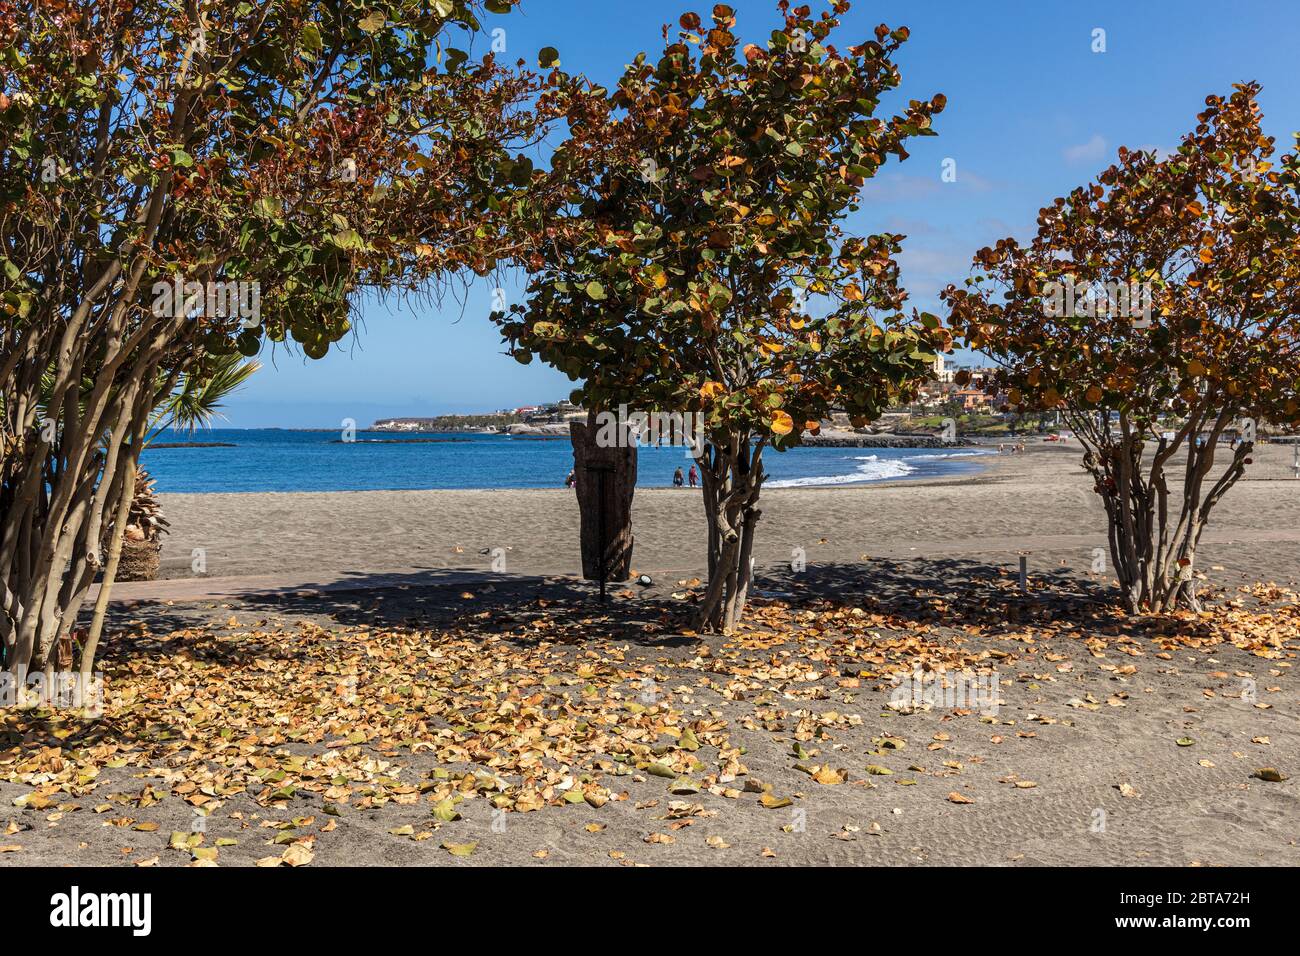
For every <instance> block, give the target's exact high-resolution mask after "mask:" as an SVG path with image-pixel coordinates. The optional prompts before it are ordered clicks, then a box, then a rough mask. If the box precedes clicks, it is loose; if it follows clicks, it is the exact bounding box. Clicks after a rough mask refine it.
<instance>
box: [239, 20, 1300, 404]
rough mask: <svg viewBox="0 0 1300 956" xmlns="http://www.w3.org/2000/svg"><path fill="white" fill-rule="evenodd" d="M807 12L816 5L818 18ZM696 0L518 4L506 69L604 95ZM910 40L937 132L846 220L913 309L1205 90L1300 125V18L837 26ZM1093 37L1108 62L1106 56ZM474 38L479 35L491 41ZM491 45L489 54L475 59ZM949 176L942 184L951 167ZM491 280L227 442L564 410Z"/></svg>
mask: <svg viewBox="0 0 1300 956" xmlns="http://www.w3.org/2000/svg"><path fill="white" fill-rule="evenodd" d="M733 6H734V7H735V8H736V10H737V14H738V18H739V22H738V27H737V30H738V32H739V33H740V34H741V36H742V37H743V38H744V40H745V41H747V42H748V41H754V42H764V40H765V38H766V36H767V34H768V32H770V30H771V29H772V28H773V27H774V26H775V25H776V24H777V22H778V18H777V14H776V4H775V2H768V0H758V2H752V0H740V2H736V3H733ZM811 6H812V9H813V11H814V12H815V13H817V12H819V11H820V10H821V9H823V7H824V4H822V3H821V2H813V3H812V4H811ZM711 9H712V3H707V4H706V3H699V4H694V5H691V4H689V3H686V2H684V0H673V2H665V0H523V2H522V6H521V8H520V9H519V10H518V11H516V12H515V13H512V14H510V15H509V16H503V17H489V18H488V21H487V24H486V25H487V27H488V28H489V29H491V28H493V27H498V26H499V27H501V28H503V29H504V30H505V31H506V33H505V40H506V44H507V55H508V57H509V58H510V59H511V60H513V59H515V58H517V57H523V58H525V59H527V60H528V61H529V62H530V63H531V62H533V61H534V60H535V57H536V54H537V51H538V50H539V49H541V48H542V47H544V46H554V47H556V48H557V49H558V50H559V51H560V54H561V60H562V63H563V66H564V68H565V69H566V70H569V71H570V72H583V73H586V74H587V75H589V76H591V77H593V78H595V79H597V80H599V81H601V82H604V83H612V82H613V81H614V80H615V79H616V77H617V76H618V75H619V73H620V72H621V70H622V67H623V65H624V64H625V63H627V62H628V61H629V60H630V59H631V58H632V56H633V55H635V53H636V52H637V51H639V50H649V51H654V50H658V49H661V47H662V41H661V35H660V29H661V27H662V25H663V24H664V23H666V22H673V23H675V22H676V20H677V17H678V16H679V15H680V14H681V13H682V12H683V11H686V10H695V11H696V12H698V13H700V14H701V15H702V16H706V15H707V14H708V12H709V10H711ZM881 22H884V23H888V24H889V25H890V26H900V25H906V26H907V27H909V28H910V29H911V31H912V37H911V39H910V40H909V41H908V42H907V43H906V44H905V45H904V47H903V49H902V51H901V53H900V55H899V59H898V62H899V64H900V68H901V70H902V73H903V86H902V89H901V90H900V91H899V92H898V94H897V95H896V96H895V97H891V98H890V99H887V100H886V101H885V103H884V107H885V108H887V109H889V110H890V112H891V113H892V112H893V111H895V109H896V108H898V105H901V104H902V103H903V102H904V101H905V99H906V98H908V97H913V96H915V97H928V96H930V95H931V94H933V93H936V92H942V93H944V94H945V95H946V96H947V97H948V106H947V109H946V110H945V111H944V113H942V114H941V115H940V116H939V117H938V118H937V119H936V123H935V128H936V130H937V131H938V133H939V135H938V136H936V137H932V138H928V139H918V140H913V141H912V155H911V158H909V159H908V160H907V162H905V163H902V164H898V163H892V164H890V165H888V166H886V167H885V169H884V170H882V171H881V174H880V175H879V176H878V177H877V179H876V180H874V181H873V182H871V183H869V184H868V186H867V191H866V198H865V201H864V204H863V209H862V211H861V212H860V213H859V214H858V216H857V217H856V219H855V220H854V221H853V223H852V226H853V228H854V229H855V230H856V231H858V232H861V233H867V232H873V231H882V230H889V231H895V232H902V233H904V234H906V235H907V236H908V239H907V240H906V241H905V242H904V250H905V251H904V253H903V256H902V260H901V262H902V267H903V278H904V283H905V285H906V287H907V288H908V290H909V291H910V293H911V296H912V300H911V301H912V303H913V304H914V305H916V306H918V307H919V308H923V309H925V308H928V309H932V310H937V309H938V301H937V298H936V295H937V292H938V290H939V289H941V288H942V287H943V286H944V285H945V284H947V283H948V282H952V281H959V280H960V279H961V278H962V277H964V276H965V275H966V274H967V271H968V267H969V262H970V257H971V254H972V253H973V252H974V251H975V250H976V249H978V248H980V247H981V246H983V245H987V244H989V243H990V242H992V241H994V240H996V239H998V238H1000V237H1002V236H1007V235H1015V236H1019V237H1022V238H1024V237H1026V236H1028V235H1030V234H1031V233H1032V229H1033V224H1034V220H1035V218H1036V216H1037V213H1038V209H1039V208H1040V207H1041V206H1043V205H1045V204H1047V203H1048V202H1050V201H1051V200H1052V199H1053V198H1054V197H1056V196H1058V195H1062V194H1064V193H1066V192H1068V191H1069V190H1070V189H1071V188H1073V187H1074V186H1076V185H1079V184H1081V183H1084V182H1086V181H1088V180H1089V179H1090V178H1092V177H1093V176H1095V175H1096V174H1097V173H1098V172H1099V171H1100V170H1101V169H1103V168H1104V167H1105V166H1107V165H1108V164H1109V163H1110V162H1111V160H1112V159H1113V157H1114V154H1115V150H1116V148H1117V147H1118V146H1120V145H1121V144H1122V145H1127V146H1130V147H1134V148H1137V147H1145V148H1149V147H1158V148H1162V149H1172V148H1173V147H1175V146H1176V145H1177V144H1178V141H1179V139H1180V137H1181V135H1182V134H1183V133H1184V132H1186V131H1187V130H1189V129H1191V128H1192V126H1193V125H1194V124H1195V115H1196V113H1197V111H1198V110H1199V109H1200V108H1201V107H1202V106H1203V103H1204V98H1205V96H1206V94H1207V93H1210V92H1220V93H1222V92H1227V91H1229V90H1230V88H1231V84H1233V83H1235V82H1244V81H1247V80H1258V81H1259V82H1260V83H1262V84H1263V86H1264V91H1263V94H1262V97H1261V105H1262V107H1263V110H1264V117H1265V126H1266V131H1267V132H1268V133H1270V134H1271V135H1273V136H1275V137H1277V140H1278V146H1279V148H1280V150H1282V151H1285V150H1287V149H1289V148H1290V146H1291V142H1292V140H1291V134H1292V132H1293V131H1295V130H1300V96H1297V88H1298V87H1300V81H1298V80H1297V50H1296V42H1297V40H1298V39H1300V4H1295V3H1291V2H1289V0H1285V2H1284V0H1278V2H1240V0H1238V2H1234V3H1231V4H1224V3H1221V2H1219V3H1212V2H1205V0H1184V2H1173V0H1170V2H1157V0H1129V2H1124V3H1113V2H1090V3H1086V4H1083V3H1079V4H1076V3H1068V2H1065V0H1055V2H1054V0H1025V2H1010V0H1004V2H997V0H981V2H976V3H972V2H968V0H910V2H902V0H899V2H858V3H855V4H854V7H853V9H852V10H851V11H850V13H849V14H848V15H847V17H846V18H845V26H844V27H843V28H842V33H843V35H844V36H846V37H849V38H852V41H853V42H857V41H858V40H861V39H864V38H866V37H868V36H869V35H870V34H871V30H872V29H873V28H874V26H875V25H876V24H877V23H881ZM1096 29H1101V30H1104V31H1105V46H1106V49H1105V52H1104V53H1094V52H1093V51H1092V46H1093V42H1094V39H1093V38H1094V33H1093V31H1094V30H1096ZM480 42H481V40H480ZM483 48H484V49H486V46H484V47H483ZM948 159H951V160H953V161H955V164H956V181H955V182H944V181H943V179H942V176H941V173H942V170H943V164H944V161H945V160H948ZM490 308H491V284H488V283H479V284H476V285H474V286H472V287H470V288H469V289H468V290H466V292H465V294H464V295H463V296H462V297H461V301H451V300H448V301H445V302H443V303H441V304H436V305H429V304H425V305H409V306H396V305H394V306H391V307H387V306H380V305H371V306H368V307H366V308H365V309H364V310H363V314H362V320H361V322H359V323H357V325H358V335H357V336H356V338H355V339H354V340H352V341H345V342H344V343H342V345H343V347H342V348H341V349H340V350H338V351H337V352H331V353H330V355H329V356H327V357H326V358H325V359H322V360H320V361H315V362H313V361H310V360H305V359H303V358H301V357H300V356H292V355H286V354H283V353H281V354H279V355H277V356H274V357H271V356H264V361H265V363H266V367H265V368H264V369H263V370H262V371H260V372H259V373H258V374H257V375H256V376H254V378H253V379H252V381H251V382H250V383H249V384H248V385H247V386H246V387H245V388H244V389H243V390H242V391H241V392H239V393H238V394H237V395H235V396H233V397H232V398H231V399H230V401H229V403H228V406H227V418H228V420H229V422H228V423H229V425H231V426H234V427H248V428H256V427H266V426H279V427H295V426H296V427H320V428H335V427H338V426H339V423H340V422H341V421H342V420H343V419H345V418H352V419H355V420H356V421H357V422H358V423H359V424H360V425H362V426H365V425H368V424H369V423H370V422H371V421H373V420H374V419H375V418H382V417H388V416H397V415H436V414H443V413H456V412H473V411H482V410H490V409H494V408H498V407H503V406H515V405H521V404H530V403H533V402H538V401H545V400H550V399H557V398H561V397H564V396H565V395H567V394H568V391H569V389H570V388H571V387H572V386H571V383H570V382H569V381H568V379H567V378H566V377H565V376H563V375H561V374H559V373H558V372H554V371H552V370H550V369H548V368H545V367H544V366H541V365H540V364H538V363H534V364H532V365H530V366H527V367H525V366H521V365H519V364H518V363H517V362H515V361H514V360H513V359H512V358H510V357H509V356H506V355H504V354H502V347H501V344H500V339H499V337H498V335H497V332H496V330H495V328H494V327H493V326H492V324H491V323H490V322H489V321H488V318H487V315H488V312H489V310H490Z"/></svg>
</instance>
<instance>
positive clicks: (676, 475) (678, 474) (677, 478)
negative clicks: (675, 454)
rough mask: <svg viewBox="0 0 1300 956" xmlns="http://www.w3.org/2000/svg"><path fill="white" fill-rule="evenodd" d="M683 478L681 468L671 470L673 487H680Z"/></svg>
mask: <svg viewBox="0 0 1300 956" xmlns="http://www.w3.org/2000/svg"><path fill="white" fill-rule="evenodd" d="M684 480H685V479H683V478H682V470H681V468H678V469H677V470H676V471H674V472H673V487H674V488H680V487H681V486H682V483H683V481H684Z"/></svg>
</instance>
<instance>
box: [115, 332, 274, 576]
mask: <svg viewBox="0 0 1300 956" xmlns="http://www.w3.org/2000/svg"><path fill="white" fill-rule="evenodd" d="M261 367H262V366H261V364H260V363H258V362H255V361H252V360H249V359H245V358H244V357H243V356H242V355H240V354H239V353H237V352H236V353H232V354H230V355H214V356H212V357H211V358H210V359H209V360H208V361H207V362H205V363H204V365H203V366H202V367H200V368H199V369H197V370H195V371H194V372H192V373H189V374H187V375H185V376H184V377H183V378H182V379H181V380H180V382H179V383H178V384H177V386H176V387H175V388H174V389H172V390H171V391H170V392H168V393H167V394H166V397H165V398H164V400H163V401H162V402H161V403H160V404H159V405H158V407H157V408H156V409H155V410H154V413H153V416H152V418H151V419H150V422H149V429H148V434H147V435H146V437H145V439H144V442H143V443H142V444H141V451H143V450H144V449H145V448H148V447H149V445H150V444H152V443H153V442H154V441H155V440H156V439H157V438H158V436H159V435H162V434H163V433H164V432H166V431H167V430H168V429H171V430H173V431H179V432H185V433H187V434H188V435H189V436H190V437H193V436H194V434H195V433H196V432H197V431H199V430H200V429H203V428H207V429H210V428H212V427H213V425H214V424H215V423H216V421H217V420H218V419H219V418H224V417H225V416H224V415H222V414H221V412H220V409H221V406H222V403H223V402H224V401H225V399H226V398H227V397H228V396H229V395H230V394H231V393H232V392H234V391H235V390H236V389H238V388H239V387H240V386H242V385H243V384H244V383H245V382H247V381H248V379H249V378H250V377H251V376H252V374H253V373H254V372H256V371H257V370H258V369H259V368H261ZM167 527H168V522H167V519H166V518H165V517H164V516H163V512H162V505H161V503H160V502H159V501H158V495H157V493H156V492H155V490H154V482H153V479H152V478H151V477H149V473H148V472H147V471H144V470H140V471H137V472H136V474H135V489H134V494H133V495H132V496H131V503H130V505H129V507H128V510H127V517H126V524H125V526H124V528H123V537H124V538H125V541H126V544H125V545H124V546H123V547H124V548H125V550H126V554H125V563H124V564H123V565H122V566H120V567H119V568H118V569H117V574H116V576H115V579H118V580H122V581H149V580H152V579H153V578H154V577H155V576H156V575H157V574H158V564H159V560H158V553H159V551H161V550H162V536H163V535H164V534H165V533H166V532H167ZM116 538H117V535H116V533H114V539H116ZM112 558H113V555H112V552H111V550H110V553H109V560H110V561H111V560H112ZM105 577H107V573H106V574H105Z"/></svg>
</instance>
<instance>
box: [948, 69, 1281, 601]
mask: <svg viewBox="0 0 1300 956" xmlns="http://www.w3.org/2000/svg"><path fill="white" fill-rule="evenodd" d="M1257 94H1258V87H1257V86H1255V85H1253V84H1249V85H1242V86H1238V87H1236V88H1235V90H1234V92H1232V93H1231V94H1230V95H1228V96H1226V97H1220V96H1210V97H1207V99H1206V106H1205V110H1204V111H1203V112H1202V113H1200V115H1199V116H1198V117H1197V125H1196V128H1195V129H1194V130H1193V131H1192V132H1191V133H1189V134H1188V135H1187V136H1185V137H1184V139H1183V141H1182V144H1181V146H1180V147H1179V149H1178V151H1177V152H1176V153H1174V154H1173V155H1170V156H1165V157H1161V156H1158V155H1156V154H1154V153H1153V152H1144V151H1132V150H1127V149H1121V150H1120V151H1119V157H1118V161H1117V162H1116V163H1115V164H1114V165H1112V166H1111V167H1109V168H1108V169H1106V170H1105V171H1104V172H1103V173H1102V174H1101V175H1100V176H1099V177H1098V178H1097V180H1096V182H1093V183H1090V184H1088V185H1086V186H1082V187H1079V188H1078V189H1075V190H1074V191H1073V192H1071V193H1070V194H1069V195H1068V196H1065V197H1062V198H1059V199H1056V200H1055V201H1054V202H1053V203H1052V204H1051V205H1050V206H1048V207H1046V208H1044V209H1043V210H1041V211H1040V213H1039V216H1038V231H1037V234H1036V235H1035V236H1034V238H1033V239H1032V240H1031V241H1030V242H1029V243H1028V244H1025V245H1022V244H1020V243H1019V242H1017V241H1016V240H1015V239H1010V238H1008V239H1003V240H1000V241H999V242H998V243H996V245H994V246H993V247H991V248H986V249H982V250H980V251H979V253H978V254H977V255H976V256H975V267H976V268H975V275H974V276H973V277H972V278H971V279H968V280H967V282H966V285H965V287H964V288H961V289H958V288H956V287H952V286H950V287H949V288H948V289H947V290H946V291H945V293H944V298H945V300H946V302H947V304H948V305H949V306H950V308H951V324H952V326H953V329H954V331H955V332H957V333H959V334H960V335H962V336H963V337H964V338H965V341H966V343H967V344H968V345H969V346H970V347H971V348H973V349H976V350H978V351H981V352H983V353H985V354H987V355H989V356H991V357H992V358H993V359H994V360H996V362H997V363H998V365H999V370H998V372H997V373H996V376H995V380H994V381H992V382H989V383H986V384H988V385H989V386H990V387H992V388H995V389H996V390H998V391H1001V392H1003V393H1005V394H1006V395H1007V396H1008V401H1009V404H1010V405H1011V406H1012V407H1014V408H1016V409H1018V410H1022V411H1023V410H1035V409H1048V410H1053V409H1054V410H1059V411H1060V412H1061V413H1062V415H1063V417H1064V418H1065V420H1066V421H1067V422H1068V423H1069V424H1070V426H1071V427H1072V428H1073V430H1074V432H1075V434H1076V435H1077V436H1078V437H1079V438H1080V440H1081V441H1082V443H1083V446H1084V449H1085V454H1084V465H1085V467H1086V468H1087V469H1088V471H1089V472H1091V474H1092V476H1093V478H1094V479H1095V482H1096V485H1095V489H1096V492H1097V494H1098V495H1100V496H1101V500H1102V502H1103V504H1104V505H1105V509H1106V516H1107V520H1108V528H1109V545H1110V554H1111V557H1112V561H1113V568H1114V572H1115V574H1116V576H1117V578H1118V580H1119V583H1120V586H1121V588H1122V592H1123V601H1124V604H1125V605H1126V606H1127V608H1128V610H1129V611H1131V612H1139V611H1143V610H1149V611H1157V612H1158V611H1164V610H1168V609H1171V608H1173V607H1175V606H1177V605H1179V604H1180V603H1181V604H1182V605H1185V606H1188V607H1193V608H1195V607H1197V605H1198V601H1197V597H1196V587H1195V580H1196V578H1195V574H1196V557H1197V548H1198V545H1199V543H1200V540H1201V535H1202V532H1203V531H1204V529H1205V527H1206V523H1207V521H1208V520H1209V517H1210V513H1211V511H1212V509H1213V508H1214V506H1215V505H1216V504H1217V503H1218V502H1219V501H1220V500H1221V499H1222V497H1223V496H1224V494H1225V493H1227V491H1228V490H1229V489H1230V488H1231V487H1232V486H1233V484H1235V483H1236V482H1237V481H1238V480H1239V479H1240V478H1241V477H1242V475H1243V474H1244V473H1245V470H1246V467H1247V465H1249V463H1250V461H1251V458H1250V456H1251V453H1252V449H1253V446H1254V442H1255V438H1256V434H1257V431H1258V430H1259V429H1261V428H1264V427H1266V423H1272V424H1273V425H1274V426H1278V425H1294V424H1295V423H1296V422H1297V421H1300V394H1298V392H1297V389H1298V387H1300V199H1298V195H1297V189H1296V185H1297V162H1296V155H1295V154H1294V153H1291V154H1288V155H1287V156H1285V157H1284V158H1283V159H1282V160H1281V162H1280V163H1279V162H1275V161H1274V159H1273V157H1274V144H1273V140H1272V139H1271V138H1270V137H1267V136H1265V135H1263V133H1262V132H1261V127H1260V120H1261V116H1260V110H1259V106H1258V104H1257V101H1256V97H1257ZM1063 292H1064V293H1065V294H1063ZM1125 299H1126V300H1127V301H1124V300H1125ZM1229 438H1236V439H1239V440H1237V441H1233V442H1225V440H1226V439H1229ZM1221 443H1227V444H1230V445H1231V447H1230V448H1228V449H1225V448H1223V447H1221Z"/></svg>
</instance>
